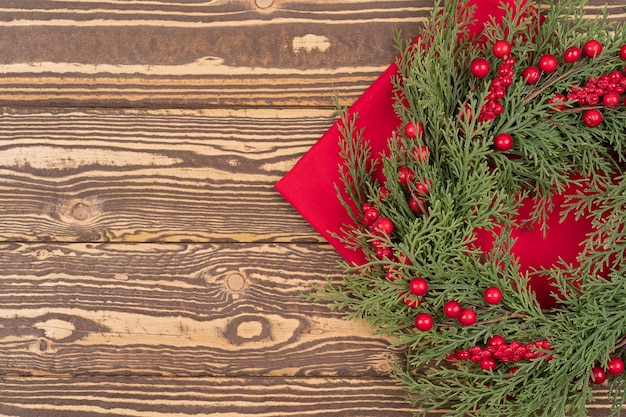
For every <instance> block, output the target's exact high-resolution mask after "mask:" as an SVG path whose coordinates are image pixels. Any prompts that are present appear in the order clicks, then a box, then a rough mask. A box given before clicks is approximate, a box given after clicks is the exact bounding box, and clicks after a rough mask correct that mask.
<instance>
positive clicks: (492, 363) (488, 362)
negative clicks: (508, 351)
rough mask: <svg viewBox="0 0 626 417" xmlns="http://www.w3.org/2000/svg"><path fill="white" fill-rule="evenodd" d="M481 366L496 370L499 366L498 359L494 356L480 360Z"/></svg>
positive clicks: (485, 368) (486, 369)
mask: <svg viewBox="0 0 626 417" xmlns="http://www.w3.org/2000/svg"><path fill="white" fill-rule="evenodd" d="M480 367H481V368H482V369H484V370H485V371H495V370H496V368H497V367H498V361H496V360H495V359H493V358H483V359H481V360H480Z"/></svg>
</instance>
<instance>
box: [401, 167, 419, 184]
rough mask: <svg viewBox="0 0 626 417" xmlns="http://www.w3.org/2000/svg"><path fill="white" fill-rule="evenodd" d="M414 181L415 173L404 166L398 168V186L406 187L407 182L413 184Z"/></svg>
mask: <svg viewBox="0 0 626 417" xmlns="http://www.w3.org/2000/svg"><path fill="white" fill-rule="evenodd" d="M414 179H415V173H414V172H413V170H412V169H411V168H409V167H407V166H405V165H402V166H401V167H400V168H398V181H399V182H400V184H404V185H406V184H407V183H408V182H413V180H414Z"/></svg>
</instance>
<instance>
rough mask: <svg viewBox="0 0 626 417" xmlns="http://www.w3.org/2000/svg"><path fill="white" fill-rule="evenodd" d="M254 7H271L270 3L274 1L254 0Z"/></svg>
mask: <svg viewBox="0 0 626 417" xmlns="http://www.w3.org/2000/svg"><path fill="white" fill-rule="evenodd" d="M255 3H256V7H258V8H259V9H267V8H268V7H271V6H272V4H273V3H274V1H273V0H256V1H255Z"/></svg>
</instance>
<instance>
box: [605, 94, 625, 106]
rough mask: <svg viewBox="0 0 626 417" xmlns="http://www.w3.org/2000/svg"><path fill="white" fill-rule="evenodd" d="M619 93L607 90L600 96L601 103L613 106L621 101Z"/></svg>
mask: <svg viewBox="0 0 626 417" xmlns="http://www.w3.org/2000/svg"><path fill="white" fill-rule="evenodd" d="M621 101H622V100H621V99H620V96H619V94H617V93H613V92H609V93H606V94H605V95H604V96H603V97H602V104H603V105H604V106H606V107H615V106H617V105H618V104H620V103H621Z"/></svg>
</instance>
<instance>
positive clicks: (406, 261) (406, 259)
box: [397, 252, 413, 265]
mask: <svg viewBox="0 0 626 417" xmlns="http://www.w3.org/2000/svg"><path fill="white" fill-rule="evenodd" d="M397 258H398V262H400V263H401V264H404V265H413V263H412V262H411V260H410V259H409V257H408V256H406V255H405V254H404V253H402V252H400V253H398V255H397Z"/></svg>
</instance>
